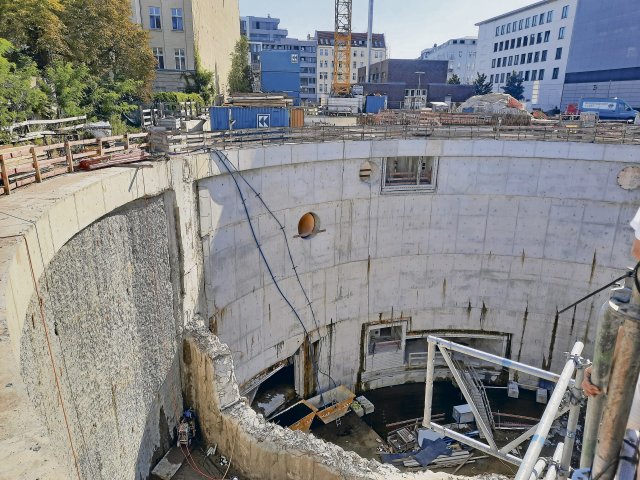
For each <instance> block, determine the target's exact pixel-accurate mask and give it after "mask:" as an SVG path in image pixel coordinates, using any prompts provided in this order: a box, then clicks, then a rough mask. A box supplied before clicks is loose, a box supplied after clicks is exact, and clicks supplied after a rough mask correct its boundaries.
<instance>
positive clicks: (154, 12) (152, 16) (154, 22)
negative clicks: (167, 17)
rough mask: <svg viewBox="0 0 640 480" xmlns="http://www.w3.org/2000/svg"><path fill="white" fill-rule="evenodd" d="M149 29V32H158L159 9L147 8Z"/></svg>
mask: <svg viewBox="0 0 640 480" xmlns="http://www.w3.org/2000/svg"><path fill="white" fill-rule="evenodd" d="M149 28H150V29H151V30H160V29H161V28H162V22H161V21H160V7H149Z"/></svg>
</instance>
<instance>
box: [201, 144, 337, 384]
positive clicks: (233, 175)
mask: <svg viewBox="0 0 640 480" xmlns="http://www.w3.org/2000/svg"><path fill="white" fill-rule="evenodd" d="M213 152H214V153H215V155H216V156H217V157H218V159H219V160H220V162H221V163H222V164H223V166H224V167H225V169H226V170H227V172H228V173H229V175H230V176H231V178H232V179H233V182H234V183H235V185H236V189H237V191H238V195H239V196H240V200H241V201H242V205H243V208H244V212H245V217H246V218H247V222H248V224H249V227H250V229H251V234H252V236H253V239H254V241H255V243H256V246H257V247H258V251H259V252H260V256H261V257H262V260H263V261H264V263H265V265H266V267H267V270H268V271H269V275H270V276H271V279H272V281H273V283H274V285H275V286H276V289H277V290H278V292H279V293H280V296H281V297H282V299H283V300H284V301H285V303H286V304H287V305H288V306H289V307H290V308H291V311H292V312H293V314H294V316H295V317H296V319H297V320H298V322H299V323H300V325H301V326H302V329H303V331H304V334H305V338H306V339H307V343H308V345H307V347H308V348H307V349H308V355H309V358H310V359H311V362H312V365H313V366H314V370H315V372H316V377H317V376H318V374H322V375H324V376H326V377H328V378H329V380H330V381H331V382H332V383H333V385H334V387H337V383H336V381H335V380H334V379H333V378H332V377H331V376H330V375H329V374H327V373H325V372H323V371H322V370H321V369H320V368H319V365H318V362H317V361H314V358H313V357H314V355H313V352H312V351H311V337H310V334H309V331H308V330H307V328H306V326H305V325H304V322H303V321H302V318H301V317H300V315H299V313H298V311H297V310H296V309H295V307H294V306H293V305H292V303H291V302H290V301H289V299H288V298H287V297H286V295H285V294H284V292H283V291H282V289H281V288H280V285H279V284H278V281H277V279H276V277H275V275H274V274H273V271H272V269H271V266H270V265H269V262H268V261H267V259H266V256H265V254H264V251H263V249H262V246H261V245H260V242H259V240H258V237H257V235H256V232H255V229H254V227H253V222H252V220H251V216H250V214H249V210H248V207H247V203H246V199H245V198H244V195H243V193H242V189H241V188H240V185H239V183H238V181H237V179H236V174H237V175H238V176H239V177H240V178H241V179H242V180H243V181H244V183H245V184H246V185H247V186H248V187H249V188H250V189H251V191H253V192H254V194H255V195H256V197H257V198H258V199H259V200H260V202H261V203H262V205H263V206H264V208H265V209H266V210H267V211H268V213H269V215H270V216H271V217H272V218H273V219H274V220H275V221H276V223H277V225H278V227H279V229H280V231H281V232H282V235H283V237H284V240H285V247H286V249H287V252H288V255H289V259H290V261H291V264H292V268H293V271H294V274H295V277H296V279H297V281H298V285H299V286H300V289H301V290H302V292H303V295H304V298H305V301H306V302H307V306H308V307H309V310H310V312H311V317H312V319H313V322H314V325H315V327H316V330H317V331H318V334H319V333H320V326H319V324H318V321H317V319H316V316H315V312H314V310H313V306H312V304H311V300H310V299H309V296H308V295H307V292H306V290H305V288H304V286H303V285H302V281H301V279H300V276H299V274H298V271H297V267H296V265H295V262H294V260H293V254H292V253H291V248H290V247H289V241H288V239H287V237H286V232H285V228H284V225H282V223H281V222H280V220H279V219H278V218H277V217H276V216H275V214H274V213H273V211H272V210H271V209H270V208H269V207H268V205H267V204H266V203H265V201H264V200H263V199H262V196H261V195H260V193H258V192H257V191H256V189H255V188H253V186H252V185H251V184H250V183H249V182H248V181H247V179H246V178H245V177H244V176H243V175H242V173H240V171H239V170H238V169H237V168H236V167H235V166H234V165H233V164H232V163H231V162H230V161H229V159H228V158H227V157H226V155H224V154H223V153H221V152H219V151H217V150H214V151H213ZM229 164H230V165H231V166H232V167H233V171H232V170H231V168H230V167H229ZM321 352H322V342H320V344H319V347H318V353H317V356H318V358H320V355H321ZM329 361H331V359H329ZM316 382H317V383H318V388H320V379H319V378H316Z"/></svg>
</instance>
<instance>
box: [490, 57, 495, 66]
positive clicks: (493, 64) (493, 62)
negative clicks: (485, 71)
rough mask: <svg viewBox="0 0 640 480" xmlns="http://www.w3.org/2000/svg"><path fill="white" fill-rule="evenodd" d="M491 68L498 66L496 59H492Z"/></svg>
mask: <svg viewBox="0 0 640 480" xmlns="http://www.w3.org/2000/svg"><path fill="white" fill-rule="evenodd" d="M491 68H496V59H495V58H494V59H493V60H491Z"/></svg>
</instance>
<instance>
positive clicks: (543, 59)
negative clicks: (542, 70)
mask: <svg viewBox="0 0 640 480" xmlns="http://www.w3.org/2000/svg"><path fill="white" fill-rule="evenodd" d="M540 61H541V62H546V61H547V51H546V50H543V51H542V55H541V56H540Z"/></svg>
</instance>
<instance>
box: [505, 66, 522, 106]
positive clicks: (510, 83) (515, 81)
mask: <svg viewBox="0 0 640 480" xmlns="http://www.w3.org/2000/svg"><path fill="white" fill-rule="evenodd" d="M500 88H502V90H504V93H508V94H509V95H511V96H512V97H513V98H515V99H516V100H523V99H524V95H523V94H524V85H522V75H519V74H518V73H516V71H515V70H514V71H513V73H512V74H511V75H509V79H508V80H507V82H506V83H505V85H504V87H500Z"/></svg>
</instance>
